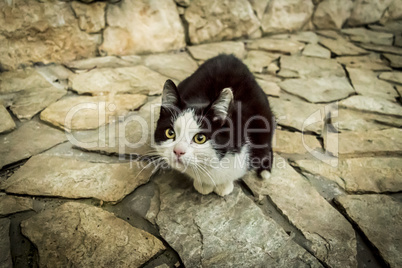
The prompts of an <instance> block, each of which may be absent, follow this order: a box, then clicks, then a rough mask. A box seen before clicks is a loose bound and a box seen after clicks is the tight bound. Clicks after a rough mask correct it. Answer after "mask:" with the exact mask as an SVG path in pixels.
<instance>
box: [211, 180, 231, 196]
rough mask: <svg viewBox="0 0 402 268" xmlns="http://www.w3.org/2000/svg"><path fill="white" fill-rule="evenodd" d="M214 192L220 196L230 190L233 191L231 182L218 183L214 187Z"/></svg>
mask: <svg viewBox="0 0 402 268" xmlns="http://www.w3.org/2000/svg"><path fill="white" fill-rule="evenodd" d="M214 192H215V193H216V194H217V195H220V196H225V195H228V194H230V193H231V192H233V182H228V183H224V184H218V185H217V186H216V187H215V189H214Z"/></svg>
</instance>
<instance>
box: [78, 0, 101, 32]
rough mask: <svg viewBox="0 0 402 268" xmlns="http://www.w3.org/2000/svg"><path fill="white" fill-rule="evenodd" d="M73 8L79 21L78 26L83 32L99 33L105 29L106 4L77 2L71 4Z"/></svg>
mask: <svg viewBox="0 0 402 268" xmlns="http://www.w3.org/2000/svg"><path fill="white" fill-rule="evenodd" d="M71 7H72V9H73V11H74V14H75V16H76V18H77V19H78V25H79V27H80V29H81V30H82V31H85V32H87V33H97V32H99V31H101V30H102V29H103V28H105V9H106V3H105V2H95V3H92V4H82V3H80V2H77V1H73V2H71Z"/></svg>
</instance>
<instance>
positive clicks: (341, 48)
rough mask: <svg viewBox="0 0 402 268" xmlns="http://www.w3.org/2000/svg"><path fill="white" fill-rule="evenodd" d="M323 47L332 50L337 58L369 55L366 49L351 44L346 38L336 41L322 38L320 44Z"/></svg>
mask: <svg viewBox="0 0 402 268" xmlns="http://www.w3.org/2000/svg"><path fill="white" fill-rule="evenodd" d="M319 43H320V44H321V45H323V46H324V47H326V48H328V49H329V50H331V51H332V52H333V53H334V54H335V55H337V56H351V55H364V54H368V52H367V51H366V50H364V49H361V48H359V47H357V46H355V45H354V44H352V43H351V42H348V41H346V40H345V39H344V38H338V39H336V40H334V39H330V38H325V37H321V38H320V42H319Z"/></svg>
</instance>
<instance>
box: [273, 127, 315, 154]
mask: <svg viewBox="0 0 402 268" xmlns="http://www.w3.org/2000/svg"><path fill="white" fill-rule="evenodd" d="M272 144H273V148H272V149H273V150H274V152H277V153H286V154H306V153H308V152H310V151H311V150H317V149H321V145H320V142H319V141H318V140H317V138H316V137H315V136H312V135H307V134H302V133H300V132H289V131H283V130H280V129H277V130H275V135H274V138H273V142H272Z"/></svg>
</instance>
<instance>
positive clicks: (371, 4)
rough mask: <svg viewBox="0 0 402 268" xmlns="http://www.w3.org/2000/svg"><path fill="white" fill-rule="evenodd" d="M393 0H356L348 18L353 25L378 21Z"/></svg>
mask: <svg viewBox="0 0 402 268" xmlns="http://www.w3.org/2000/svg"><path fill="white" fill-rule="evenodd" d="M390 3H391V0H384V1H378V0H356V2H355V3H354V7H353V11H352V14H351V15H350V18H349V19H348V24H349V25H351V26H359V25H364V24H369V23H373V22H377V21H379V20H380V19H381V17H382V15H383V14H384V11H385V10H386V9H387V8H388V6H389V5H390Z"/></svg>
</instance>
